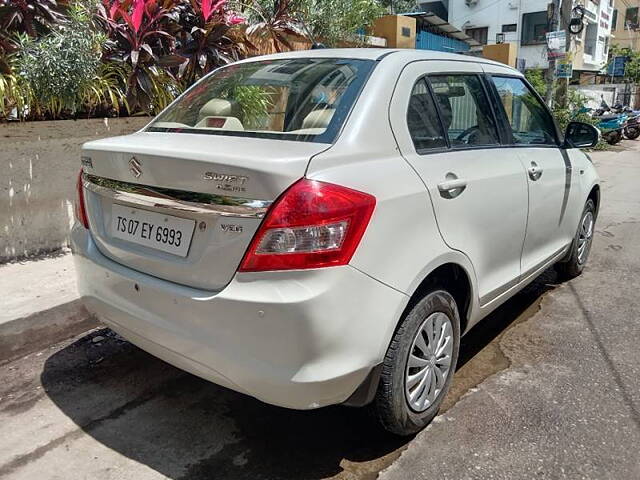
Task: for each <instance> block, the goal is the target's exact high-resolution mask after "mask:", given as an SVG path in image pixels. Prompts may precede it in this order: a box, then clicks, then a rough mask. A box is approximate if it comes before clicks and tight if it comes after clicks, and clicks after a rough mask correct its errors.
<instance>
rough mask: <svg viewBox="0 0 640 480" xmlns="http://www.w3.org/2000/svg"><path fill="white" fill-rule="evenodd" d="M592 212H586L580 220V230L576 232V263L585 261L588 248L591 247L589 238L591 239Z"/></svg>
mask: <svg viewBox="0 0 640 480" xmlns="http://www.w3.org/2000/svg"><path fill="white" fill-rule="evenodd" d="M593 225H594V219H593V212H587V213H586V214H585V215H584V217H582V222H580V231H579V233H578V263H579V264H580V265H582V264H584V262H586V261H587V257H588V256H589V250H590V249H591V240H592V239H593Z"/></svg>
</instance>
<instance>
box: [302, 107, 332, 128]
mask: <svg viewBox="0 0 640 480" xmlns="http://www.w3.org/2000/svg"><path fill="white" fill-rule="evenodd" d="M334 113H336V111H335V109H333V108H325V109H323V110H314V111H313V112H311V113H310V114H309V115H307V116H306V117H304V120H303V121H302V128H303V129H304V128H327V127H328V126H329V123H330V122H331V119H332V118H333V114H334Z"/></svg>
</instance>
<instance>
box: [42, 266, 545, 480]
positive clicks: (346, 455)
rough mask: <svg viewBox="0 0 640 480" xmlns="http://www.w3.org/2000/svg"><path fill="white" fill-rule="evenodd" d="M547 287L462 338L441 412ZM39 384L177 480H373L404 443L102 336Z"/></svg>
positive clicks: (89, 427)
mask: <svg viewBox="0 0 640 480" xmlns="http://www.w3.org/2000/svg"><path fill="white" fill-rule="evenodd" d="M554 279H555V275H554V274H553V273H549V272H545V274H544V275H543V276H541V277H540V278H539V279H538V280H536V281H535V282H534V283H533V284H532V285H530V286H529V287H527V289H525V290H524V291H523V292H521V293H520V294H518V295H517V296H515V297H514V298H513V299H511V300H510V301H509V302H507V303H506V304H505V305H503V306H502V307H500V308H499V309H498V310H497V311H496V312H494V313H493V314H491V315H490V316H489V317H487V318H486V319H485V320H484V321H483V322H482V324H481V325H480V326H479V327H476V328H473V329H472V330H471V331H470V332H469V333H468V334H467V335H466V336H465V337H464V338H463V341H462V348H461V357H460V368H459V370H458V372H457V373H456V377H455V380H454V388H453V390H452V394H451V395H450V397H451V399H448V404H447V403H446V402H445V408H449V407H450V406H451V405H452V404H453V403H454V401H455V400H456V399H457V398H459V396H460V395H462V394H463V393H464V392H465V391H467V390H468V388H470V387H472V386H475V384H477V383H479V381H481V380H483V379H484V378H486V376H488V375H489V374H491V373H493V372H495V371H497V370H499V369H500V368H497V369H496V366H495V365H487V364H491V362H492V360H491V358H493V357H491V356H490V357H486V356H485V357H483V356H482V355H483V352H486V351H487V349H490V348H491V346H492V342H493V343H495V342H494V339H496V337H498V336H499V335H500V334H502V333H503V332H504V331H505V330H506V329H508V328H509V326H510V325H512V324H513V323H514V322H516V321H517V320H518V319H522V318H523V317H526V316H528V315H529V313H530V311H531V310H532V308H535V305H536V303H537V302H539V299H540V297H541V295H542V294H543V293H544V292H546V291H547V290H549V289H550V288H553V284H554V282H555V280H554ZM529 316H530V315H529ZM98 336H100V337H103V338H102V339H100V338H97V339H96V337H98ZM487 358H488V360H487ZM474 362H475V363H477V365H474ZM498 363H499V362H498ZM502 367H504V366H502ZM41 382H42V385H43V388H44V389H45V391H46V392H47V395H48V396H49V398H50V399H51V400H52V401H53V402H54V403H55V404H56V406H57V407H58V408H60V409H61V410H62V411H63V412H64V413H65V414H66V415H67V416H68V417H69V418H71V419H72V420H73V421H74V422H75V423H76V424H77V425H78V427H79V428H80V429H81V430H82V431H84V433H86V434H88V435H89V436H91V437H92V438H94V439H95V440H97V441H98V442H100V443H101V444H102V445H104V446H106V447H108V448H109V449H111V450H113V451H115V452H117V453H118V454H120V455H124V456H126V457H128V458H130V459H133V460H135V461H136V462H139V463H141V464H144V465H146V466H148V467H150V468H151V469H153V470H155V471H157V472H159V473H161V474H162V475H164V476H166V477H169V478H172V479H176V480H178V479H179V480H197V479H212V478H215V479H216V480H222V479H262V478H265V479H267V478H268V479H321V478H333V477H337V478H358V479H373V478H375V477H376V474H377V472H378V471H379V470H381V469H382V468H385V467H386V466H388V465H389V464H390V463H391V462H392V461H393V460H394V459H395V458H397V456H399V454H400V452H401V451H402V449H403V448H404V446H405V445H406V444H407V442H409V441H410V438H399V437H395V436H393V435H390V434H387V433H385V432H383V431H381V430H380V429H379V428H378V427H377V426H376V424H375V423H374V422H373V421H372V419H370V418H369V416H368V415H367V412H366V411H365V410H364V409H353V408H346V407H340V406H336V407H329V408H323V409H319V410H315V411H306V412H300V411H293V410H287V409H283V408H278V407H273V406H270V405H266V404H264V403H262V402H260V401H258V400H255V399H253V398H250V397H247V396H245V395H242V394H239V393H235V392H233V391H230V390H227V389H225V388H222V387H219V386H217V385H214V384H211V383H209V382H207V381H204V380H202V379H200V378H198V377H195V376H192V375H190V374H187V373H185V372H182V371H180V370H178V369H176V368H174V367H172V366H170V365H168V364H166V363H164V362H162V361H161V360H158V359H156V358H154V357H152V356H151V355H148V354H147V353H145V352H143V351H142V350H139V349H138V348H136V347H134V346H133V345H131V344H129V343H128V342H126V341H124V340H123V339H121V338H119V337H118V336H117V335H116V334H114V333H113V332H111V331H109V330H108V329H104V330H101V331H99V332H92V333H91V334H89V335H87V336H85V337H83V338H81V339H79V340H77V341H76V342H74V343H72V344H70V345H69V346H67V347H66V348H64V349H62V350H60V351H58V352H56V353H55V354H53V355H52V356H51V357H50V358H48V359H47V361H46V363H45V367H44V370H43V372H42V374H41ZM79 454H80V453H79Z"/></svg>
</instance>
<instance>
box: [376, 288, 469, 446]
mask: <svg viewBox="0 0 640 480" xmlns="http://www.w3.org/2000/svg"><path fill="white" fill-rule="evenodd" d="M442 315H444V317H443V316H442ZM429 322H431V323H429ZM429 325H432V326H433V329H432V330H431V332H434V335H433V336H430V335H429V333H428V332H429V331H430V330H429ZM438 326H440V333H438V331H437V329H438ZM449 327H450V330H449V334H448V335H447V328H449ZM418 335H420V336H421V338H422V342H425V343H421V342H420V339H419V338H418ZM436 335H440V336H439V337H436ZM430 338H431V339H435V338H438V339H439V340H441V339H443V338H445V339H446V338H448V339H449V340H443V342H451V343H450V344H449V343H446V344H445V343H442V349H441V350H442V351H441V352H440V353H438V347H440V343H439V342H438V343H436V342H435V341H433V340H431V339H430ZM432 343H433V345H430V344H432ZM420 344H421V345H422V348H423V349H424V347H425V346H426V347H427V350H428V349H429V348H432V347H434V346H435V348H434V350H436V351H435V352H434V351H433V350H432V351H431V354H430V355H429V354H427V352H426V351H425V352H423V350H421V349H420V346H419V345H420ZM445 347H446V348H445ZM449 347H450V348H449ZM459 349H460V316H459V313H458V307H457V305H456V302H455V300H454V298H453V297H452V296H451V295H450V294H449V293H448V292H447V291H445V290H441V289H432V290H431V291H430V292H429V293H427V294H426V295H425V296H424V297H422V299H420V300H419V301H418V302H417V303H415V304H414V305H413V306H412V307H410V309H409V310H408V311H407V312H406V313H405V315H404V317H403V320H402V321H401V322H400V324H399V326H398V328H397V329H396V332H395V333H394V335H393V339H392V340H391V344H390V345H389V348H388V350H387V354H386V355H385V358H384V362H383V365H382V373H381V376H380V382H379V384H378V390H377V392H376V395H375V398H374V400H373V402H372V404H371V406H370V407H371V410H372V413H373V414H374V416H375V417H376V418H377V420H378V422H379V423H380V424H381V425H382V427H383V428H384V429H386V430H388V431H389V432H392V433H394V434H396V435H403V436H405V435H411V434H414V433H416V432H418V431H420V430H421V429H423V428H424V427H426V426H427V425H428V424H429V422H431V420H433V418H434V417H435V416H436V414H437V413H438V410H439V409H440V405H441V403H442V400H443V399H444V397H445V396H446V394H447V391H448V390H449V386H450V385H451V381H452V379H453V374H454V372H455V367H456V363H457V361H458V352H459ZM445 350H446V351H445ZM447 352H448V355H449V356H450V358H449V365H448V367H447V368H446V374H445V373H444V372H445V366H444V363H446V361H445V353H447ZM410 353H411V354H412V357H411V362H412V365H413V364H414V362H415V361H417V360H419V361H420V362H422V361H426V362H427V363H428V364H424V367H423V366H420V367H415V366H411V365H408V362H409V354H410ZM427 357H430V358H429V359H427ZM434 358H435V359H434ZM439 362H440V363H439ZM420 365H423V364H422V363H421V364H420ZM421 368H423V369H424V370H420V369H421ZM427 369H431V376H430V377H429V378H428V379H427V375H429V373H428V372H427V373H424V374H423V373H421V372H426V371H427ZM436 369H437V370H439V372H440V374H437V372H436ZM415 372H417V373H415ZM410 375H411V376H410ZM417 375H424V376H423V377H422V378H423V380H420V383H419V384H418V385H413V382H414V379H415V377H416V376H417ZM431 377H433V379H434V380H433V382H435V386H434V385H432V384H431ZM408 379H410V380H408ZM438 379H440V384H439V386H440V388H439V389H438V388H437V386H438ZM427 383H429V384H427ZM421 384H424V387H422V388H423V389H427V388H428V389H431V387H432V386H433V389H432V390H428V391H426V392H425V391H424V390H421V391H417V390H416V389H417V388H420V385H421ZM408 388H409V389H410V388H413V391H412V392H410V390H408ZM421 392H422V393H423V394H424V398H425V400H424V404H423V405H421V406H420V408H415V407H414V406H412V405H411V400H410V398H411V395H415V398H416V400H415V402H414V405H415V403H420V400H421ZM429 392H431V393H432V394H433V398H431V399H428V397H430V396H431V395H429ZM427 403H428V405H427Z"/></svg>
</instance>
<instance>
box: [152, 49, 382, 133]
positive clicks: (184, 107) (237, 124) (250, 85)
mask: <svg viewBox="0 0 640 480" xmlns="http://www.w3.org/2000/svg"><path fill="white" fill-rule="evenodd" d="M374 64H375V62H374V61H372V60H354V59H341V58H304V59H301V58H295V59H283V60H269V61H256V62H249V63H239V64H234V65H230V66H228V67H224V68H221V69H219V70H216V71H215V72H213V73H212V74H211V75H209V76H207V77H205V78H204V79H202V80H201V81H200V82H198V83H197V84H195V85H194V86H193V87H191V88H190V89H189V90H187V91H186V92H185V93H184V94H182V95H181V96H180V97H179V98H178V100H176V102H174V103H173V104H172V105H171V106H169V108H168V109H167V110H165V111H164V112H163V113H161V114H160V115H159V116H158V117H157V118H156V119H155V120H154V121H153V122H152V123H151V124H150V125H149V127H148V128H147V131H151V132H175V133H202V134H212V135H230V136H245V137H262V138H278V139H283V140H298V141H310V142H320V143H332V142H333V141H334V140H335V137H336V136H337V134H338V132H339V130H340V128H341V127H342V124H343V123H344V121H345V119H346V117H347V115H348V114H349V111H350V110H351V107H352V106H353V104H354V102H355V100H356V98H357V96H358V94H359V92H360V90H361V88H362V86H363V85H364V83H365V81H366V78H367V77H368V75H369V72H370V71H371V69H372V68H373V65H374Z"/></svg>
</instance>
